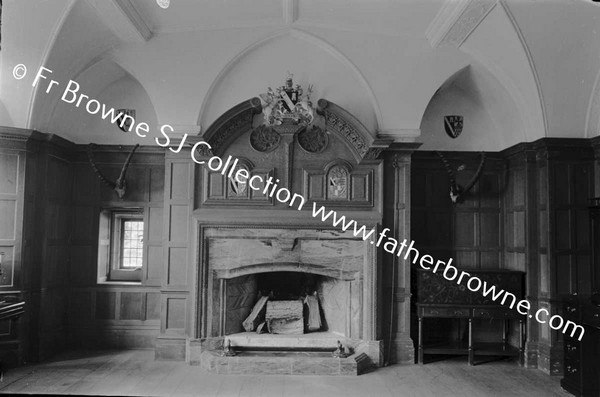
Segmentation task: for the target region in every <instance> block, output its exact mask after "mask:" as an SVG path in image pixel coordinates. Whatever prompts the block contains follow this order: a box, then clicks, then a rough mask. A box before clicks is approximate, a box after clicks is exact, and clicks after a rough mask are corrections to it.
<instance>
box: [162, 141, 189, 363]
mask: <svg viewBox="0 0 600 397" xmlns="http://www.w3.org/2000/svg"><path fill="white" fill-rule="evenodd" d="M196 178H197V175H196V167H195V163H194V162H192V160H191V158H190V152H189V149H187V150H184V151H182V152H180V153H179V154H173V153H169V154H168V155H167V156H166V158H165V189H164V190H165V192H164V214H163V218H164V223H163V230H164V232H163V247H164V252H163V261H164V267H163V269H164V270H163V278H162V283H161V297H160V302H161V303H160V304H161V306H160V307H161V309H160V316H161V318H160V335H159V336H158V338H157V341H156V357H157V358H159V359H179V360H183V359H184V358H185V339H186V335H187V334H189V333H190V332H191V331H190V330H191V329H192V325H191V324H192V323H193V321H194V319H195V315H194V314H193V313H189V311H190V306H191V305H190V304H189V293H190V292H189V291H190V287H192V286H193V285H195V283H194V282H191V280H192V279H193V278H192V277H190V274H191V273H192V269H191V267H190V265H189V264H190V252H189V244H190V233H191V228H192V227H193V226H195V223H194V222H192V221H191V215H192V212H193V205H194V201H193V200H194V195H193V192H194V182H195V181H196Z"/></svg>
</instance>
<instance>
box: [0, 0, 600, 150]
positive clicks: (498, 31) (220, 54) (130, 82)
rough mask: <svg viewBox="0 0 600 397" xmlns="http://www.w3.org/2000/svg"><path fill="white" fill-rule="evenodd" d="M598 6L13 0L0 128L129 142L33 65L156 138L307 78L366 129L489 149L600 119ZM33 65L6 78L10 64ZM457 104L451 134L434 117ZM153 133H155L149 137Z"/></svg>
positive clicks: (588, 131)
mask: <svg viewBox="0 0 600 397" xmlns="http://www.w3.org/2000/svg"><path fill="white" fill-rule="evenodd" d="M599 16H600V6H598V5H596V4H593V3H591V2H589V1H587V0H580V1H575V0H573V1H568V2H565V1H559V0H556V1H544V2H539V1H535V0H447V1H444V0H427V1H423V0H395V1H394V0H375V1H367V0H326V1H325V0H320V1H318V0H253V1H247V0H171V1H170V6H169V7H168V8H166V9H164V8H161V7H159V6H158V5H157V3H156V2H155V1H150V0H53V1H52V2H49V1H42V2H40V1H37V0H8V1H5V2H4V9H3V25H2V29H3V32H2V40H3V42H2V51H1V52H0V57H1V58H0V59H1V63H2V69H1V75H0V100H1V103H0V125H7V126H15V127H21V128H36V129H38V130H41V131H44V132H51V133H57V134H59V135H61V136H64V137H67V138H69V139H72V140H74V141H76V142H82V143H85V142H98V143H133V142H134V141H136V140H139V138H138V137H136V136H135V135H127V134H123V133H122V132H120V131H119V130H118V129H116V128H115V127H114V126H113V125H110V124H109V123H107V122H106V121H105V120H101V119H99V117H94V116H90V115H89V114H87V113H86V112H85V111H84V110H83V109H80V108H75V107H74V106H72V105H70V104H66V103H64V101H61V100H60V93H61V92H60V91H58V90H57V91H55V92H51V93H48V94H47V93H46V92H45V86H43V85H39V86H38V87H32V85H31V83H32V79H29V77H31V74H32V73H34V72H35V70H36V69H37V68H38V67H39V66H40V65H45V67H47V68H48V69H51V70H52V71H53V73H52V78H53V79H55V80H57V81H59V82H61V83H62V85H61V86H62V87H64V86H65V85H66V83H67V82H68V81H69V80H70V79H72V80H75V81H77V82H78V83H80V84H81V92H84V93H86V94H87V95H89V96H90V97H92V98H96V99H98V100H99V101H100V102H103V103H106V104H107V105H109V106H113V107H115V108H135V109H136V115H137V117H139V118H143V119H144V120H147V122H148V123H149V124H151V126H153V132H154V133H155V134H158V126H160V125H162V124H166V123H168V124H170V125H173V126H174V128H175V130H176V133H185V132H187V133H190V132H193V133H202V131H204V130H206V128H207V127H208V126H209V125H210V123H211V122H212V121H214V120H215V119H216V118H217V117H218V116H219V115H220V114H222V113H223V112H225V111H226V110H227V109H229V108H231V107H232V106H234V105H236V104H237V103H239V102H241V101H242V100H245V99H248V98H250V97H253V96H256V95H258V94H260V93H261V92H264V91H265V90H266V88H267V87H269V86H278V85H281V84H282V83H283V80H284V79H285V77H286V75H287V72H288V71H289V72H292V73H293V74H294V79H295V80H296V82H297V83H300V84H302V85H303V86H306V85H308V84H312V85H313V86H314V87H315V96H316V98H315V99H318V98H319V97H323V98H327V99H330V100H332V101H334V102H336V103H338V104H340V105H341V106H343V107H345V108H346V109H347V110H349V111H351V112H352V113H353V114H355V115H356V116H357V117H358V118H359V119H360V120H361V121H362V122H363V124H365V126H366V127H367V128H368V129H369V130H370V131H372V133H373V134H374V135H375V134H377V135H379V136H385V137H392V138H394V139H395V140H397V141H407V140H408V141H411V140H416V141H420V142H424V145H423V148H451V149H473V150H481V149H486V150H499V149H503V148H505V147H507V146H509V145H511V144H514V143H518V142H521V141H532V140H535V139H537V138H540V137H544V136H580V137H584V136H593V135H596V134H597V131H598V127H600V110H598V107H599V104H600V82H599V80H600V79H599V78H598V76H599V74H598V72H599V65H600V62H598V61H599V60H600V45H599V44H600V39H599V38H598V37H597V31H598V30H600V29H599V28H600V25H599V24H600V21H599V19H598V18H599ZM20 63H23V64H25V65H27V66H28V68H29V73H30V75H29V76H28V78H24V79H22V80H16V79H14V78H13V76H12V70H13V67H14V66H15V65H17V64H20ZM456 112H460V114H463V115H464V116H465V130H464V133H463V135H461V137H459V138H458V139H455V140H451V139H450V138H449V137H447V136H445V134H444V132H443V124H442V123H441V122H440V120H441V118H442V116H443V115H444V114H453V113H456ZM149 142H151V141H149Z"/></svg>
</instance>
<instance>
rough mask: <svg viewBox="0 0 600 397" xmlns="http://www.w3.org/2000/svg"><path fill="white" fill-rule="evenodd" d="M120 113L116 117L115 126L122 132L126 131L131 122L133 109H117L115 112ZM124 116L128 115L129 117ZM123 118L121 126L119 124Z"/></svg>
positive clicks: (133, 116) (133, 117)
mask: <svg viewBox="0 0 600 397" xmlns="http://www.w3.org/2000/svg"><path fill="white" fill-rule="evenodd" d="M119 113H120V114H121V116H120V117H119V118H118V119H117V122H116V123H115V124H116V125H117V127H119V129H120V130H121V131H123V132H128V131H129V129H130V128H131V124H133V120H134V119H135V110H133V109H117V114H119ZM125 116H130V117H131V118H129V117H127V118H125ZM123 119H125V122H124V123H123V126H121V122H122V121H123Z"/></svg>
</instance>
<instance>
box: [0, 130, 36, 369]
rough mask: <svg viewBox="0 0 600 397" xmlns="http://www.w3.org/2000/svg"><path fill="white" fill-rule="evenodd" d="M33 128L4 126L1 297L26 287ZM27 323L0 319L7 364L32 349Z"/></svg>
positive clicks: (0, 351)
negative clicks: (26, 223) (26, 224)
mask: <svg viewBox="0 0 600 397" xmlns="http://www.w3.org/2000/svg"><path fill="white" fill-rule="evenodd" d="M29 135H30V132H29V131H24V130H19V131H17V130H12V129H10V130H6V129H5V128H4V127H2V128H0V214H1V216H0V252H4V256H3V259H2V275H1V276H0V297H1V298H4V297H6V296H17V297H21V298H25V295H26V294H24V293H20V291H22V288H23V282H24V279H23V277H22V275H23V271H24V269H26V265H25V260H26V259H27V258H25V256H26V255H25V250H26V249H27V245H28V242H27V241H26V240H25V238H26V237H27V233H29V232H31V229H26V228H24V219H25V218H26V217H27V216H29V209H28V208H27V210H26V207H29V205H28V204H29V203H31V201H28V200H27V196H26V190H25V182H26V179H25V176H26V171H27V168H31V165H30V162H28V160H27V157H28V156H29V154H28V152H27V140H28V138H29ZM27 323H29V317H28V316H27V315H23V316H21V318H20V319H18V320H8V321H2V322H0V330H1V331H0V359H1V360H2V361H3V363H4V365H5V366H12V365H17V364H19V363H20V362H21V361H22V359H23V358H22V353H23V351H26V349H28V348H29V347H28V344H27V339H26V337H25V335H27V325H26V324H27Z"/></svg>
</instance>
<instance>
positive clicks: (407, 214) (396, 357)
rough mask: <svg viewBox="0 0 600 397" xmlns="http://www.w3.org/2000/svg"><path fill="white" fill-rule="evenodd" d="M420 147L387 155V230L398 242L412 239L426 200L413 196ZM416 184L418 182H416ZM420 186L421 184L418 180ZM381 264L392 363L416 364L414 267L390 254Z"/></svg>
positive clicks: (396, 149) (384, 333)
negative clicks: (416, 214) (415, 204)
mask: <svg viewBox="0 0 600 397" xmlns="http://www.w3.org/2000/svg"><path fill="white" fill-rule="evenodd" d="M419 146H420V144H402V145H394V146H393V147H391V148H390V150H388V151H386V154H385V163H384V165H385V168H384V170H385V171H384V183H383V185H384V186H386V187H388V186H393V189H389V188H387V189H385V190H383V191H382V192H381V194H382V195H383V205H384V207H383V212H384V217H383V227H387V228H389V229H390V230H391V233H390V235H392V236H393V237H394V238H396V239H397V240H398V241H402V240H403V239H405V238H406V239H407V241H410V240H411V237H413V238H414V236H413V231H412V228H411V224H412V222H414V219H412V211H411V208H412V200H414V199H416V200H418V201H419V200H423V196H422V195H417V196H412V181H413V180H415V179H413V178H414V176H413V174H412V172H411V167H412V164H411V163H412V159H411V155H414V153H413V151H414V150H415V149H417V148H418V147H419ZM415 181H416V180H415ZM416 183H419V182H417V181H416ZM378 251H379V255H381V258H380V261H381V262H382V263H383V266H382V267H383V269H382V270H381V274H380V276H381V278H382V283H381V285H382V287H383V291H381V292H380V293H379V301H380V302H382V310H383V315H382V316H380V318H383V319H384V321H383V322H382V324H381V327H382V329H381V335H382V336H383V337H384V340H385V346H386V356H387V360H388V362H390V363H413V362H414V360H415V350H414V344H413V340H412V339H411V328H412V327H411V265H410V260H404V255H402V256H400V257H398V256H396V255H391V254H389V253H381V250H378Z"/></svg>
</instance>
